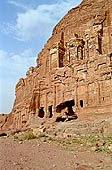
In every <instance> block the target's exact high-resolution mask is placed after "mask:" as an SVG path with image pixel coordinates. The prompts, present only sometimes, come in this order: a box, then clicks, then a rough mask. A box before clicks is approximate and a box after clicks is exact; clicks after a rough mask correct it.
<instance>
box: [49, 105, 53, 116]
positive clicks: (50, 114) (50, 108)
mask: <svg viewBox="0 0 112 170" xmlns="http://www.w3.org/2000/svg"><path fill="white" fill-rule="evenodd" d="M48 109H49V118H52V117H53V113H52V106H49V107H48Z"/></svg>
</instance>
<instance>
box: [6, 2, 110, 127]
mask: <svg viewBox="0 0 112 170" xmlns="http://www.w3.org/2000/svg"><path fill="white" fill-rule="evenodd" d="M111 96H112V1H111V0H108V1H105V0H84V1H83V2H82V3H81V4H80V6H78V7H76V8H73V9H71V10H70V11H69V12H68V14H67V15H66V16H65V17H64V18H63V19H62V20H61V21H60V22H59V23H58V24H57V25H56V26H55V28H54V29H53V32H52V37H51V38H50V39H49V40H48V41H47V43H46V44H45V46H44V48H43V49H42V51H41V52H40V53H39V54H38V57H37V66H36V67H35V68H34V67H31V68H30V69H29V70H28V71H27V73H26V78H25V79H23V78H21V79H20V80H19V82H18V84H17V85H16V99H15V102H14V106H13V109H12V112H11V115H10V116H9V118H8V121H7V123H6V124H5V126H4V128H5V127H8V126H9V125H11V126H10V127H14V128H21V127H23V126H24V125H25V124H26V122H27V121H28V120H29V119H31V118H32V117H35V116H36V117H40V118H48V119H52V117H54V116H56V115H59V114H61V115H65V117H67V116H74V111H75V112H76V113H78V117H81V116H83V115H84V114H89V113H93V114H94V113H101V114H105V113H106V114H112V97H111ZM90 115H91V116H92V114H90Z"/></svg>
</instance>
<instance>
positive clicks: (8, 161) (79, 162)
mask: <svg viewBox="0 0 112 170" xmlns="http://www.w3.org/2000/svg"><path fill="white" fill-rule="evenodd" d="M92 169H93V170H112V156H111V155H106V154H105V153H102V152H100V153H96V152H94V151H88V150H87V151H84V152H82V151H80V149H79V148H78V149H75V150H74V151H73V150H72V151H71V150H70V149H69V148H65V147H63V146H62V145H59V144H57V143H54V142H44V141H41V140H37V139H33V140H30V141H24V142H19V141H14V140H13V139H12V138H3V137H2V138H0V170H92Z"/></svg>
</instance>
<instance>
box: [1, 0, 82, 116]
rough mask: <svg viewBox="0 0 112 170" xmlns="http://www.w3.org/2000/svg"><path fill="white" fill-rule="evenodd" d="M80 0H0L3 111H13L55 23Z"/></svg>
mask: <svg viewBox="0 0 112 170" xmlns="http://www.w3.org/2000/svg"><path fill="white" fill-rule="evenodd" d="M80 2H81V0H0V113H10V112H11V109H12V106H13V103H14V98H15V95H14V93H15V85H16V83H17V82H18V79H19V78H21V77H25V73H26V71H27V70H28V68H29V67H30V66H35V65H36V62H35V61H36V56H37V53H39V51H41V49H42V48H43V46H44V44H45V42H46V41H47V39H48V38H49V37H50V36H51V32H52V29H53V27H54V26H55V25H56V24H57V22H58V21H59V20H60V19H61V18H62V17H63V16H64V15H65V14H66V13H67V11H68V10H69V9H71V8H72V7H75V6H77V5H78V4H80Z"/></svg>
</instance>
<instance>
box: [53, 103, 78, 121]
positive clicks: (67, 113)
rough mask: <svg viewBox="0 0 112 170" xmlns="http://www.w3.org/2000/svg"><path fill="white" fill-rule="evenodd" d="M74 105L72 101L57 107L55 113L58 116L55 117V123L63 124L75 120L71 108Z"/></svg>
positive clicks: (75, 115)
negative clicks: (58, 114)
mask: <svg viewBox="0 0 112 170" xmlns="http://www.w3.org/2000/svg"><path fill="white" fill-rule="evenodd" d="M74 105H75V101H74V100H69V101H65V102H63V103H60V104H59V105H57V107H56V112H57V113H60V116H58V117H57V119H56V122H64V121H71V120H74V119H77V118H78V116H77V114H76V113H75V112H74V110H73V108H72V107H73V106H74Z"/></svg>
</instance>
